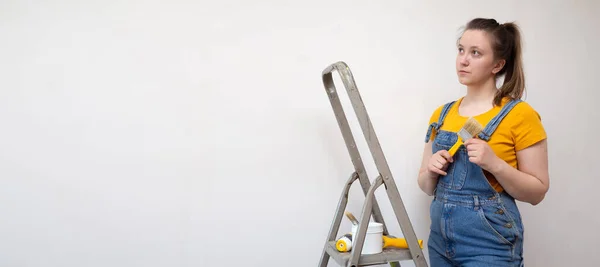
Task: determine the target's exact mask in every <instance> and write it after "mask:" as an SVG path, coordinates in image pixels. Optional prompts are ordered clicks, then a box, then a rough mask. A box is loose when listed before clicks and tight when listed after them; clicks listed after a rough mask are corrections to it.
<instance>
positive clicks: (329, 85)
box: [322, 63, 388, 234]
mask: <svg viewBox="0 0 600 267" xmlns="http://www.w3.org/2000/svg"><path fill="white" fill-rule="evenodd" d="M342 64H343V63H342ZM344 65H345V64H344ZM334 69H337V70H338V73H339V74H340V75H341V76H342V79H343V80H344V81H346V80H348V78H347V77H348V74H347V73H345V72H340V71H339V69H340V63H336V64H333V65H330V66H329V67H327V68H326V69H325V70H323V73H322V78H323V83H324V85H325V90H326V92H327V95H328V96H329V102H330V103H331V107H332V108H333V111H334V114H335V117H336V120H337V122H338V126H339V128H340V131H341V133H342V137H343V139H344V142H345V143H346V148H347V149H348V153H349V154H350V160H351V161H352V164H353V165H354V170H355V171H356V173H358V177H359V182H360V185H361V188H362V190H363V194H364V195H365V196H366V195H367V193H368V192H369V188H370V187H371V182H370V181H369V177H368V175H367V172H366V169H365V165H364V164H363V161H362V158H361V156H360V152H359V151H358V146H357V145H356V141H355V139H354V136H353V135H352V130H351V129H350V124H349V123H348V119H347V118H346V114H345V113H344V108H343V107H342V103H341V101H340V98H339V95H338V93H337V90H336V87H335V83H334V82H333V75H332V74H333V71H334ZM344 83H346V82H344ZM352 83H353V82H352ZM350 88H354V91H356V87H355V86H354V87H348V86H347V87H346V89H347V91H348V93H349V94H350V90H351V89H350ZM350 96H351V99H352V97H354V98H355V97H356V95H355V94H350ZM358 97H359V98H360V96H358ZM359 101H360V100H359ZM352 103H353V105H354V104H362V101H360V102H357V101H354V100H353V101H352ZM363 108H364V107H363ZM373 220H374V221H375V222H378V223H384V220H383V215H382V213H381V209H380V208H379V204H378V203H377V200H375V201H374V202H373ZM383 233H384V234H388V229H387V227H386V226H385V223H384V227H383Z"/></svg>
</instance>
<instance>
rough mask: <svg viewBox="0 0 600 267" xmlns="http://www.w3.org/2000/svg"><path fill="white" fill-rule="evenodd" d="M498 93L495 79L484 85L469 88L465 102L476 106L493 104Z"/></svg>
mask: <svg viewBox="0 0 600 267" xmlns="http://www.w3.org/2000/svg"><path fill="white" fill-rule="evenodd" d="M497 91H498V89H497V88H496V83H495V82H494V79H489V80H488V81H486V82H485V83H483V84H480V85H471V86H468V87H467V95H465V97H464V99H463V102H466V103H470V104H475V105H482V104H488V103H489V104H491V103H493V101H494V97H495V96H496V92H497Z"/></svg>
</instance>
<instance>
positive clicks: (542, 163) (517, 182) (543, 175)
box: [488, 139, 550, 205]
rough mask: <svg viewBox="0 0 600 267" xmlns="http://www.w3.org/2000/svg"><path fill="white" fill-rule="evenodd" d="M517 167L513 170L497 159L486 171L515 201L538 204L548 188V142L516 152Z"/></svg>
mask: <svg viewBox="0 0 600 267" xmlns="http://www.w3.org/2000/svg"><path fill="white" fill-rule="evenodd" d="M517 166H518V169H515V168H513V167H512V166H510V165H509V164H508V163H506V162H505V161H504V160H502V159H498V161H497V162H496V164H494V165H493V167H492V168H490V170H488V171H489V172H490V173H492V174H493V175H494V177H496V180H498V182H499V183H500V185H502V187H503V188H504V190H506V192H507V193H509V194H510V195H511V196H513V197H514V198H515V199H518V200H520V201H524V202H528V203H531V204H532V205H537V204H539V203H540V202H542V200H543V199H544V197H545V196H546V192H548V189H549V188H550V177H549V173H548V142H547V141H546V140H545V139H544V140H542V141H540V142H538V143H537V144H535V145H533V146H530V147H528V148H525V149H523V150H520V151H517Z"/></svg>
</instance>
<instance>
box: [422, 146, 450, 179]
mask: <svg viewBox="0 0 600 267" xmlns="http://www.w3.org/2000/svg"><path fill="white" fill-rule="evenodd" d="M452 162H454V159H453V158H452V156H450V153H448V151H446V150H440V151H438V152H436V153H435V154H433V155H431V158H429V163H428V164H427V171H428V172H429V176H430V177H432V178H436V177H437V176H438V175H446V174H447V173H446V169H447V168H448V165H450V163H452Z"/></svg>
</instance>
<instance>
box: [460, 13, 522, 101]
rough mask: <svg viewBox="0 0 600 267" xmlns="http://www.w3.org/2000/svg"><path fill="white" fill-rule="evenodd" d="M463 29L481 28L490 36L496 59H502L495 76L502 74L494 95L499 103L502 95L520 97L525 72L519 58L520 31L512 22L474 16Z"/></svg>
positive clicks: (520, 50)
mask: <svg viewBox="0 0 600 267" xmlns="http://www.w3.org/2000/svg"><path fill="white" fill-rule="evenodd" d="M465 30H482V31H485V32H487V33H488V34H489V35H490V36H491V40H490V41H491V45H492V49H493V50H494V57H495V58H496V59H504V60H505V61H506V62H505V64H504V67H503V68H502V69H501V70H500V72H498V73H497V76H496V77H498V76H500V75H503V74H505V76H504V83H503V84H502V87H500V90H498V92H497V93H496V96H495V97H494V104H495V105H500V104H501V102H502V99H503V98H504V97H508V98H510V99H520V98H521V97H522V96H523V92H525V74H524V72H523V60H522V58H521V54H522V48H521V32H520V30H519V27H518V26H517V24H515V23H514V22H507V23H504V24H499V23H498V22H497V21H496V20H495V19H486V18H476V19H473V20H471V21H469V23H467V25H466V28H465Z"/></svg>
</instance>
